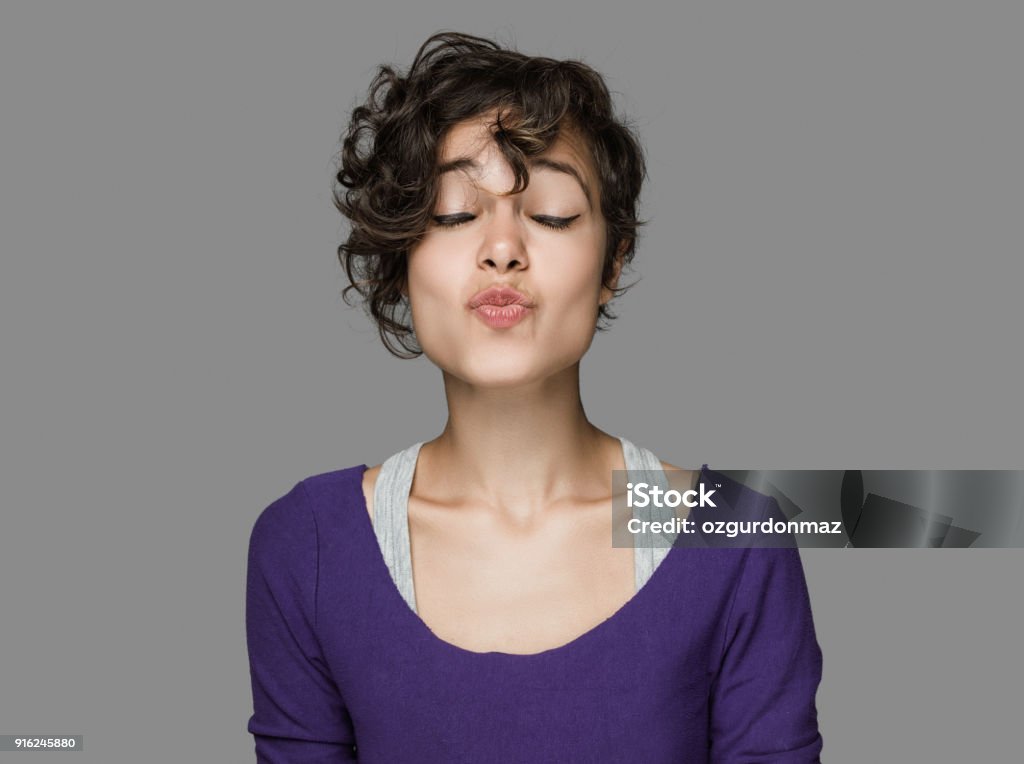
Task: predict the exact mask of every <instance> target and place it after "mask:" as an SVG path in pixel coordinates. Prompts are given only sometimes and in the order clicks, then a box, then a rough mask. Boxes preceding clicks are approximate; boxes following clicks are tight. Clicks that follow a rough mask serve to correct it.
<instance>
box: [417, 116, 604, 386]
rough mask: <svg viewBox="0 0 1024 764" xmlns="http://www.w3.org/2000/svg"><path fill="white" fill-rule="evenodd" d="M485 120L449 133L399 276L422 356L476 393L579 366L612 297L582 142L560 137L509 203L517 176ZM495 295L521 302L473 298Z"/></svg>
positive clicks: (593, 180) (594, 181)
mask: <svg viewBox="0 0 1024 764" xmlns="http://www.w3.org/2000/svg"><path fill="white" fill-rule="evenodd" d="M492 122H493V115H491V114H488V115H484V116H483V117H480V118H477V119H473V120H467V121H465V122H461V123H459V124H458V125H456V126H454V127H453V128H452V129H451V130H450V131H449V132H448V134H447V135H446V137H445V139H444V141H443V143H442V145H441V152H440V155H441V158H440V164H441V170H442V174H441V180H440V189H439V193H438V199H437V204H436V206H435V209H434V211H433V215H434V218H433V222H432V223H431V224H430V227H429V228H428V230H427V231H426V234H425V235H424V237H423V239H422V240H421V241H420V243H419V244H417V246H416V247H415V248H414V249H413V250H412V251H411V252H410V256H409V279H408V294H409V302H410V305H411V308H412V320H413V326H414V327H415V330H416V338H417V339H418V341H419V343H420V346H421V347H422V348H423V351H424V354H425V355H426V356H427V357H428V358H429V359H430V360H431V361H433V362H434V363H435V364H436V365H437V366H439V367H440V368H441V369H443V370H444V371H446V372H448V373H450V374H452V375H453V376H455V377H457V378H459V379H461V380H463V381H465V382H466V383H468V384H472V385H477V386H483V387H501V386H511V385H521V384H526V383H530V382H536V381H540V380H543V379H545V378H547V377H549V376H551V375H553V374H556V373H558V372H560V371H562V370H564V369H566V368H568V367H570V366H572V365H573V364H575V363H577V362H578V361H579V360H580V358H582V357H583V354H584V353H586V351H587V348H589V347H590V343H591V341H592V340H593V336H594V330H595V326H596V321H597V316H598V308H599V306H600V305H601V304H602V303H603V302H606V301H607V300H608V299H609V298H610V297H611V293H610V292H609V291H608V290H607V289H604V288H603V287H602V284H601V272H602V266H603V257H604V251H605V221H604V218H603V216H602V215H601V210H600V197H599V181H598V177H597V173H596V172H595V170H594V167H593V164H592V161H591V160H590V158H589V155H588V152H587V151H586V147H585V145H584V143H583V140H582V139H580V138H578V137H576V136H575V135H574V134H573V133H571V132H569V131H565V130H563V131H562V133H561V135H560V136H559V138H558V139H557V140H556V141H555V142H554V143H553V144H552V145H551V146H550V147H549V149H548V150H547V151H546V152H544V153H543V154H541V155H539V156H537V157H533V158H532V159H530V160H529V170H530V182H529V185H528V186H527V187H526V189H525V190H523V191H522V192H521V193H518V194H512V195H508V194H507V193H506V192H507V191H509V190H510V189H511V188H512V185H513V182H514V175H513V172H512V167H511V166H510V165H509V164H508V162H507V161H506V160H505V159H504V157H503V156H502V154H501V151H500V150H499V148H498V146H497V144H495V143H494V140H493V138H492V133H491V129H492V128H491V127H490V124H491V123H492ZM494 287H497V288H498V289H499V290H501V288H502V287H511V288H512V289H513V290H515V291H516V292H518V293H519V294H518V295H517V294H516V293H515V292H512V291H509V290H507V289H506V290H504V291H503V292H502V291H499V292H498V294H497V295H496V296H494V295H493V293H492V296H491V298H490V299H489V298H488V295H487V294H486V293H485V294H483V295H481V293H483V292H485V290H488V289H490V288H494ZM510 300H512V301H513V302H515V303H518V304H512V305H508V304H506V303H508V302H509V301H510Z"/></svg>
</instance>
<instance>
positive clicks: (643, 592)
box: [355, 455, 708, 662]
mask: <svg viewBox="0 0 1024 764" xmlns="http://www.w3.org/2000/svg"><path fill="white" fill-rule="evenodd" d="M417 456H418V455H417ZM417 461H418V458H417ZM356 469H357V470H358V474H357V479H356V480H355V491H356V497H357V499H358V505H359V507H360V509H361V511H360V512H359V515H360V517H361V519H360V521H359V526H360V527H361V528H362V529H363V531H364V536H365V537H366V538H367V539H368V543H369V545H370V547H371V549H372V551H371V556H372V557H373V559H374V565H375V566H376V568H377V576H378V577H379V576H383V578H384V581H385V588H386V589H387V590H388V595H387V596H388V597H389V598H391V599H393V600H396V601H397V605H398V607H399V608H400V610H401V612H402V617H403V618H405V619H406V620H409V621H410V622H411V623H412V624H413V626H414V628H415V629H416V630H417V631H418V632H419V634H420V635H421V636H422V637H423V638H425V639H426V640H427V641H428V642H430V643H433V644H436V645H437V646H438V648H439V649H442V650H446V651H447V652H450V653H455V654H457V655H463V656H468V657H470V658H472V659H474V660H479V659H483V660H487V659H491V660H515V661H523V662H525V661H529V660H542V659H545V658H550V657H551V656H553V655H555V654H560V653H564V652H570V651H572V650H573V649H575V648H576V647H578V646H579V645H580V643H583V642H589V641H593V640H594V639H597V638H598V637H599V636H600V635H601V633H603V632H605V631H608V630H609V629H610V628H612V622H613V621H616V622H617V621H621V620H623V619H624V618H625V617H626V616H627V615H628V614H629V612H632V611H633V610H635V609H636V608H637V607H638V605H637V604H636V603H637V602H639V601H641V600H642V599H644V598H646V597H649V596H652V595H651V594H650V590H651V589H652V588H653V586H652V585H653V584H654V582H655V581H656V580H657V579H658V578H659V576H660V577H662V578H663V577H664V576H665V575H667V573H665V572H664V569H665V568H666V567H668V565H669V560H670V559H673V557H678V556H679V554H680V550H681V549H682V548H683V547H682V546H681V545H679V544H675V543H674V544H673V545H672V546H671V547H669V550H668V552H667V553H666V554H665V557H664V559H663V560H662V561H661V562H660V563H659V564H658V565H657V567H655V569H654V570H653V572H652V573H651V575H650V576H648V578H647V580H646V581H645V582H644V583H643V585H642V586H641V587H640V588H639V589H638V590H636V591H635V592H633V596H631V597H630V598H629V599H628V600H626V601H625V602H623V603H622V604H621V605H620V606H619V607H618V608H617V609H616V610H615V611H614V612H613V613H612V614H611V615H609V616H608V617H607V618H605V619H603V620H601V621H599V622H598V623H596V624H594V625H593V626H591V627H590V628H589V629H587V630H586V631H584V632H582V633H580V634H578V635H576V636H575V637H573V638H572V639H570V640H569V641H568V642H565V643H563V644H561V645H556V646H554V647H548V648H545V649H544V650H539V651H537V652H533V653H509V652H505V651H503V650H482V651H481V650H470V649H468V648H465V647H461V646H460V645H456V644H455V643H454V642H449V641H448V640H446V639H443V638H442V637H440V636H439V635H438V634H437V633H435V632H434V630H433V629H431V628H430V626H429V625H427V622H426V621H424V620H423V619H422V618H421V617H420V614H419V613H417V612H416V611H415V610H413V609H412V608H411V607H409V603H408V602H406V601H405V597H403V596H402V592H401V591H399V589H398V585H397V584H396V583H395V580H394V579H393V578H392V577H391V571H390V570H389V569H388V564H387V561H386V560H385V559H384V552H383V551H382V550H381V548H380V543H379V542H378V541H377V535H376V533H375V531H374V527H373V523H372V521H371V520H370V511H369V507H368V506H367V504H366V496H364V495H363V477H364V476H365V474H366V471H367V470H368V469H369V467H368V466H367V465H366V464H360V465H358V467H356ZM707 469H708V465H707V464H704V465H703V466H702V467H701V468H700V470H699V475H698V479H697V483H698V485H699V484H700V483H701V482H703V480H704V476H705V473H706V472H707ZM633 554H634V564H635V555H636V550H635V548H634V552H633Z"/></svg>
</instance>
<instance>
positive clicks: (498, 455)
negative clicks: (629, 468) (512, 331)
mask: <svg viewBox="0 0 1024 764" xmlns="http://www.w3.org/2000/svg"><path fill="white" fill-rule="evenodd" d="M444 384H445V397H446V398H447V402H448V421H447V423H446V425H445V428H444V431H443V432H442V433H441V434H440V435H439V436H438V437H437V438H435V439H434V440H432V441H430V442H428V443H425V444H424V445H423V447H422V448H421V450H420V456H419V459H418V465H417V471H416V472H417V475H416V481H415V482H416V492H417V493H419V494H421V495H426V496H430V497H432V498H434V499H435V500H439V501H444V502H448V501H451V502H452V503H458V504H461V503H462V502H474V503H479V504H483V505H486V506H491V507H494V508H495V509H499V510H511V511H514V512H515V513H517V514H532V513H534V512H539V511H543V510H544V508H545V507H549V506H551V505H552V504H553V503H555V502H558V501H562V500H569V499H585V500H597V499H599V498H601V496H602V494H601V491H604V492H605V494H604V495H608V493H607V491H608V489H610V485H611V483H610V479H611V475H610V472H611V470H612V469H623V466H624V465H623V463H622V450H621V444H620V442H619V440H618V438H613V437H612V436H610V435H608V434H607V433H604V432H602V431H601V430H599V429H598V428H597V427H595V426H594V425H592V424H591V423H590V422H589V421H588V420H587V417H586V414H585V412H584V411H583V403H582V401H581V399H580V390H579V364H574V365H573V366H572V367H570V368H568V369H566V370H565V371H564V372H561V373H560V374H556V375H554V376H552V377H548V378H546V379H544V380H542V381H539V382H536V383H533V384H530V385H527V386H520V387H515V388H488V389H481V388H478V387H473V386H471V385H467V384H466V383H464V382H463V381H461V380H459V379H456V378H454V377H452V376H450V375H448V374H445V376H444Z"/></svg>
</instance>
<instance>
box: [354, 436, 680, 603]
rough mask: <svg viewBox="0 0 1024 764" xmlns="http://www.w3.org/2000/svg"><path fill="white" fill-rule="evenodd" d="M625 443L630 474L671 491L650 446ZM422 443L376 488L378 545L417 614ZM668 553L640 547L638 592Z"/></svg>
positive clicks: (384, 467)
mask: <svg viewBox="0 0 1024 764" xmlns="http://www.w3.org/2000/svg"><path fill="white" fill-rule="evenodd" d="M619 440H620V441H621V443H622V455H623V460H624V462H625V464H626V469H627V470H629V471H630V475H629V477H630V479H631V480H638V479H639V480H644V481H646V482H647V483H650V484H652V485H658V486H660V487H661V488H662V489H663V490H667V489H668V487H669V485H668V479H667V477H666V475H665V473H664V471H663V470H662V468H661V461H660V460H659V459H658V457H656V456H655V455H654V454H653V453H652V452H651V451H648V450H647V449H646V448H640V447H638V446H635V445H633V444H632V443H631V442H629V441H628V440H626V439H625V438H619ZM422 445H423V443H422V442H420V443H415V444H413V445H411V446H409V448H407V449H405V450H404V451H399V452H398V453H397V454H394V455H393V456H391V457H389V458H387V459H386V460H385V461H384V463H383V464H381V468H380V473H379V474H378V475H377V483H376V485H375V486H374V490H373V529H374V533H375V534H376V536H377V543H378V544H379V545H380V551H381V554H382V555H383V556H384V562H386V563H387V566H388V570H389V571H391V578H392V579H393V580H394V582H395V586H397V587H398V591H399V592H400V593H401V595H402V597H403V598H404V599H405V601H406V602H407V603H408V605H409V607H410V608H411V609H412V611H413V612H416V592H415V591H414V590H413V580H412V555H411V552H410V549H411V547H410V543H409V491H410V489H411V488H412V480H413V474H414V473H415V471H416V458H417V457H418V456H419V452H420V446H422ZM634 473H636V474H634ZM634 514H635V515H636V516H638V517H641V519H643V518H642V516H641V511H640V510H638V509H636V508H634ZM668 551H669V546H667V545H665V546H654V545H651V544H647V545H644V546H637V547H636V548H635V549H634V572H635V586H636V591H639V590H640V588H641V587H642V586H643V585H644V584H645V583H646V582H647V580H648V579H649V578H650V577H651V574H653V573H654V571H655V569H656V568H657V567H658V565H660V564H661V561H662V560H663V559H665V556H666V555H667V554H668Z"/></svg>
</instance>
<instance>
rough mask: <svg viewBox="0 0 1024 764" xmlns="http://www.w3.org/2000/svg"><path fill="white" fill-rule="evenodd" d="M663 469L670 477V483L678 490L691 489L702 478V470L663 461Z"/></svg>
mask: <svg viewBox="0 0 1024 764" xmlns="http://www.w3.org/2000/svg"><path fill="white" fill-rule="evenodd" d="M659 461H660V460H659ZM661 469H662V470H663V471H664V472H665V476H666V477H667V478H668V484H669V485H670V486H671V487H672V488H673V489H675V490H677V491H689V490H691V489H692V488H694V487H695V486H696V485H697V482H698V481H699V480H700V470H687V469H683V468H682V467H677V466H676V465H674V464H669V463H668V462H661Z"/></svg>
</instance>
